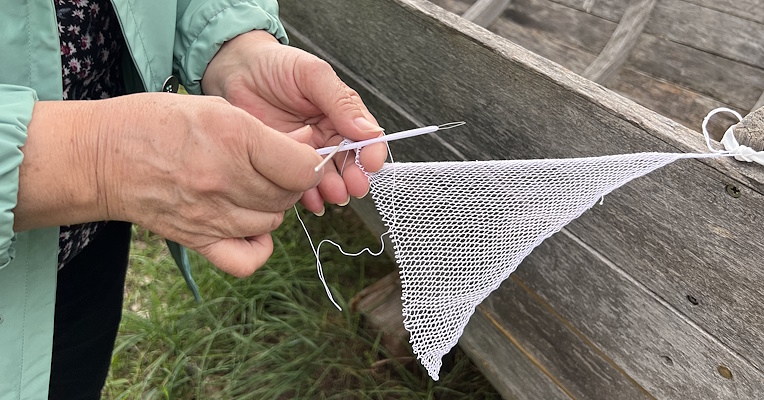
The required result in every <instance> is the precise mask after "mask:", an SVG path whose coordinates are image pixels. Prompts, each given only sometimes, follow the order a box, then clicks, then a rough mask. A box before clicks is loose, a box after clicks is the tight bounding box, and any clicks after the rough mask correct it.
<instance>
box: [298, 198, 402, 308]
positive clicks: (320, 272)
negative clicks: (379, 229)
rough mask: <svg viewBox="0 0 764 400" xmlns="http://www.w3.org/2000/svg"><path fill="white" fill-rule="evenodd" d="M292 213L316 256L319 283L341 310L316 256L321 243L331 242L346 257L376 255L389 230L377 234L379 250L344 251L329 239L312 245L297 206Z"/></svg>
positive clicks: (382, 249) (383, 246)
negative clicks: (379, 244)
mask: <svg viewBox="0 0 764 400" xmlns="http://www.w3.org/2000/svg"><path fill="white" fill-rule="evenodd" d="M294 213H295V214H296V215H297V220H298V221H300V225H302V229H303V230H304V231H305V236H307V237H308V243H310V248H311V249H312V250H313V255H315V256H316V271H317V272H318V279H320V280H321V284H323V285H324V290H325V291H326V295H327V296H328V297H329V300H330V301H331V302H332V304H334V306H335V307H337V309H338V310H340V311H342V307H340V305H339V304H337V302H336V301H335V300H334V296H332V291H331V290H329V285H328V284H327V283H326V277H325V276H324V267H323V265H322V264H321V260H320V259H319V257H318V256H319V254H320V253H321V245H323V244H324V243H328V244H331V245H332V246H334V247H336V248H337V250H339V251H340V253H342V254H343V255H344V256H347V257H358V256H360V255H361V254H363V253H369V254H370V255H372V256H374V257H376V256H378V255H380V254H382V252H384V251H385V240H384V237H385V236H387V235H388V234H389V233H390V231H389V230H388V231H387V232H385V233H383V234H381V235H379V241H380V242H382V246H381V248H380V249H379V251H377V252H374V251H372V250H371V249H370V248H368V247H364V248H363V249H361V250H360V251H358V252H356V253H350V252H347V251H345V250H344V249H343V248H342V246H340V245H339V244H337V243H336V242H334V241H332V240H330V239H324V240H322V241H320V242H319V243H318V246H314V245H313V239H312V238H311V237H310V233H309V232H308V228H307V227H306V226H305V222H303V220H302V217H300V212H299V211H298V210H297V206H294Z"/></svg>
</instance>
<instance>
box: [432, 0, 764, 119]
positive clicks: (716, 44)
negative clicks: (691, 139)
mask: <svg viewBox="0 0 764 400" xmlns="http://www.w3.org/2000/svg"><path fill="white" fill-rule="evenodd" d="M432 2H433V3H435V4H438V5H441V6H442V7H444V8H445V9H447V10H450V11H452V12H455V13H458V14H462V15H463V16H464V17H465V18H467V19H470V20H473V21H474V22H476V23H478V24H480V25H481V26H483V27H486V28H489V29H490V30H491V31H492V32H494V33H496V34H498V35H500V36H503V37H505V38H507V39H509V40H511V41H513V42H515V43H517V44H519V45H521V46H523V47H525V48H527V49H529V50H531V51H533V52H535V53H537V54H540V55H542V56H544V57H546V58H548V59H550V60H552V61H554V62H557V63H559V64H560V65H562V66H564V67H566V68H568V69H570V70H572V71H574V72H577V73H579V74H581V75H583V76H585V77H587V78H589V79H591V80H593V81H595V82H598V83H600V84H603V85H605V86H606V87H608V88H610V89H612V90H614V91H616V92H618V93H620V94H623V95H624V96H626V97H628V98H630V99H632V100H634V101H636V102H637V103H640V104H642V105H644V106H646V107H648V108H650V109H652V110H654V111H657V112H658V113H659V114H662V115H664V116H667V117H669V118H671V119H673V120H675V121H677V122H680V123H682V124H684V125H685V126H688V127H690V128H692V129H699V126H700V125H699V124H698V121H699V120H700V119H702V118H703V116H704V115H705V114H706V113H707V112H708V110H710V109H712V108H716V107H720V106H726V107H730V108H733V109H736V110H737V111H739V112H741V113H743V114H745V113H747V112H749V111H751V110H754V109H756V108H759V107H761V106H762V105H764V39H762V38H764V3H762V2H761V0H734V1H733V0H660V1H658V0H628V1H627V0H512V1H507V0H480V1H474V0H432ZM731 121H732V120H731V119H726V120H725V119H719V120H718V123H716V124H715V125H714V128H715V131H716V132H717V133H719V134H720V133H722V132H723V129H721V126H722V125H724V124H727V123H728V122H731Z"/></svg>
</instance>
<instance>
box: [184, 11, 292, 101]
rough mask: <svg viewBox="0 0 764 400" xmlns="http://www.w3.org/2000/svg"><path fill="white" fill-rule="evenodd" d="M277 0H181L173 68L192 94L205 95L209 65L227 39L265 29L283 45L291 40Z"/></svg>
mask: <svg viewBox="0 0 764 400" xmlns="http://www.w3.org/2000/svg"><path fill="white" fill-rule="evenodd" d="M278 12H279V7H278V2H277V1H276V0H209V1H207V0H178V14H177V15H178V17H177V18H178V21H177V25H176V31H175V46H174V49H173V69H174V70H175V71H176V72H177V73H178V74H179V76H180V80H181V82H182V83H183V85H184V86H185V87H186V90H187V91H188V92H189V93H194V94H199V93H201V80H202V76H203V75H204V71H205V69H206V68H207V64H209V62H210V61H211V60H212V57H214V56H215V54H216V53H217V51H218V50H219V49H220V46H222V45H223V43H225V42H226V41H227V40H230V39H233V38H234V37H236V36H238V35H240V34H242V33H245V32H249V31H252V30H265V31H267V32H269V33H270V34H272V35H273V36H274V37H276V39H278V40H279V41H280V42H281V43H284V44H286V43H287V41H288V39H287V36H286V32H285V31H284V27H283V26H282V25H281V22H279V19H278Z"/></svg>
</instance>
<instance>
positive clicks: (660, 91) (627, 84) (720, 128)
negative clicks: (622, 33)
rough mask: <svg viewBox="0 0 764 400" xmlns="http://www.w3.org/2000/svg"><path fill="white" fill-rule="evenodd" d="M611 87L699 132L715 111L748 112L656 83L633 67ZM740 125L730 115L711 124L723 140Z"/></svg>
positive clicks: (666, 83) (622, 72) (724, 115)
mask: <svg viewBox="0 0 764 400" xmlns="http://www.w3.org/2000/svg"><path fill="white" fill-rule="evenodd" d="M607 87H608V88H609V89H612V90H614V91H616V92H617V93H620V94H622V95H623V96H625V97H628V98H630V99H632V100H634V101H635V102H637V103H639V104H641V105H643V106H645V107H647V108H649V109H651V110H656V111H657V112H660V113H661V114H663V115H666V116H668V117H671V118H673V119H674V120H675V121H677V122H679V123H681V124H682V125H684V126H686V127H688V128H690V129H693V130H695V131H697V132H700V130H701V123H702V121H703V118H705V116H706V115H707V114H708V112H709V111H710V110H713V109H714V108H717V107H728V108H733V109H737V110H738V111H740V112H742V113H744V111H743V110H745V109H744V108H740V107H735V106H733V105H731V104H727V103H722V102H720V101H718V100H716V99H714V98H711V97H708V96H704V95H702V94H699V93H697V92H694V91H692V90H689V89H686V88H683V87H681V86H677V85H674V84H671V83H668V82H663V81H660V80H656V79H655V78H653V77H651V76H648V75H645V74H644V73H641V72H638V71H635V70H634V69H632V68H623V69H621V70H620V71H619V72H618V75H616V77H615V78H614V79H613V81H612V82H611V83H609V84H608V85H607ZM736 122H737V119H735V117H733V116H731V115H727V114H720V115H719V116H718V117H714V118H713V119H712V120H711V122H710V123H709V125H708V127H709V132H711V137H713V138H714V139H716V140H719V139H721V137H722V135H723V134H724V132H725V131H726V130H727V128H729V126H730V125H732V124H734V123H736Z"/></svg>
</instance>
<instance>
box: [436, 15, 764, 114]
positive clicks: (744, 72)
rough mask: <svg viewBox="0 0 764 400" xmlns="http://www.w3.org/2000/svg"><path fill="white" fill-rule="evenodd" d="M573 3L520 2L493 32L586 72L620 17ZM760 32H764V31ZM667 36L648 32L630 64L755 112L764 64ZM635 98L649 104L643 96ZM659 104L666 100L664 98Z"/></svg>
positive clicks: (661, 80) (658, 83)
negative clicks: (599, 14)
mask: <svg viewBox="0 0 764 400" xmlns="http://www.w3.org/2000/svg"><path fill="white" fill-rule="evenodd" d="M436 1H438V3H439V4H441V5H443V6H445V7H449V8H455V7H456V8H458V7H459V6H460V5H463V3H462V2H460V1H458V0H447V1H443V0H436ZM573 3H576V4H578V8H581V7H582V6H583V2H582V1H576V2H570V4H573ZM570 4H568V5H570ZM593 4H594V7H593V10H595V11H596V10H597V9H598V8H600V7H618V6H619V4H620V7H621V12H620V13H621V14H622V11H623V8H624V7H623V0H619V1H617V2H615V1H602V0H598V1H596V2H594V3H593ZM568 5H561V4H560V2H554V1H548V0H535V1H525V0H516V1H515V2H514V3H513V4H512V5H511V6H510V7H509V8H508V12H507V13H505V16H504V17H503V18H502V19H500V20H499V21H497V22H496V23H494V24H493V25H492V26H491V30H492V31H493V32H495V33H497V34H499V35H501V36H503V37H506V38H508V39H510V40H512V41H514V42H516V43H518V44H520V45H522V46H523V47H526V48H527V49H529V50H531V51H533V52H535V53H537V54H540V55H543V56H544V57H546V58H549V59H550V60H553V61H555V62H557V63H559V64H561V65H563V66H565V67H567V68H569V69H571V70H573V71H575V72H577V73H583V72H584V71H585V69H586V68H587V67H588V66H589V65H590V64H591V63H592V62H593V60H594V58H595V57H596V56H597V54H598V53H599V50H598V49H599V48H600V46H601V45H602V43H605V41H606V40H607V39H608V37H609V35H610V33H611V32H613V31H614V29H615V27H616V22H618V20H615V21H611V20H609V19H602V18H599V17H597V18H593V17H592V15H589V14H586V13H584V12H583V11H581V10H577V9H574V8H572V7H568ZM656 12H657V11H655V12H653V13H652V14H651V18H658V16H656V15H655V13H656ZM660 18H664V17H660ZM687 18H689V17H687ZM687 18H685V19H687ZM664 19H668V20H670V22H669V24H670V23H674V22H675V21H674V20H673V19H672V18H664ZM571 21H573V22H571ZM576 21H580V22H576ZM734 32H736V31H734V30H729V31H728V32H727V34H728V35H734V34H735V33H734ZM760 35H762V36H764V30H762V31H761V32H760ZM665 36H666V35H665V34H663V33H661V32H655V34H642V35H641V36H640V37H639V40H638V42H637V46H636V48H635V49H634V51H633V52H632V54H631V56H630V57H629V59H628V62H627V64H626V67H629V68H632V69H634V70H636V71H638V72H642V73H643V74H645V75H647V76H651V77H654V78H655V81H654V82H653V83H652V86H654V87H655V88H661V87H665V86H666V85H665V83H666V82H668V83H673V84H675V85H676V86H678V87H679V88H678V89H676V90H669V91H668V92H667V95H670V94H671V92H672V91H673V92H678V91H682V89H689V90H690V91H693V92H697V93H699V94H702V95H704V96H707V97H710V98H712V99H716V100H718V101H719V103H721V104H725V105H727V106H730V107H734V108H738V109H741V110H750V109H751V108H752V106H753V105H754V104H755V103H756V100H757V99H758V98H759V96H760V95H761V92H762V91H763V90H764V68H762V67H763V65H757V66H751V65H747V64H745V63H741V62H739V61H734V60H730V59H729V58H727V57H724V56H720V55H715V54H711V53H709V52H708V51H705V50H700V49H698V48H694V47H691V46H688V45H685V44H681V43H678V42H676V41H672V40H667V39H666V37H665ZM582 42H583V44H582ZM585 44H588V45H586V46H585ZM760 52H764V49H762V50H760ZM627 83H628V82H627ZM642 84H645V82H642ZM626 94H627V96H628V95H629V93H626ZM629 97H630V98H633V99H635V100H637V101H638V102H640V103H642V104H644V102H643V101H640V100H639V98H637V97H631V96H629ZM654 103H656V104H661V101H656V102H654ZM663 104H670V103H663ZM655 110H656V111H658V112H662V113H663V114H664V115H667V116H669V117H671V118H673V119H676V120H680V121H681V120H682V117H681V116H680V115H675V114H670V113H665V112H663V110H662V109H661V108H655Z"/></svg>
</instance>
